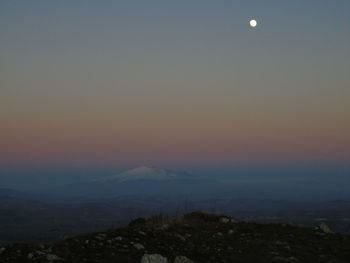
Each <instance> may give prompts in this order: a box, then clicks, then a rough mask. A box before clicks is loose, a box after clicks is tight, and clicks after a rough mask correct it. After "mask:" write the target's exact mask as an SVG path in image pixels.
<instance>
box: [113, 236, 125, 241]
mask: <svg viewBox="0 0 350 263" xmlns="http://www.w3.org/2000/svg"><path fill="white" fill-rule="evenodd" d="M115 240H118V241H122V240H123V238H122V237H121V236H119V237H116V238H115Z"/></svg>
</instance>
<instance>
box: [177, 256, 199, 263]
mask: <svg viewBox="0 0 350 263" xmlns="http://www.w3.org/2000/svg"><path fill="white" fill-rule="evenodd" d="M174 263H194V262H193V261H192V260H190V259H188V258H187V257H184V256H177V257H176V258H175V260H174Z"/></svg>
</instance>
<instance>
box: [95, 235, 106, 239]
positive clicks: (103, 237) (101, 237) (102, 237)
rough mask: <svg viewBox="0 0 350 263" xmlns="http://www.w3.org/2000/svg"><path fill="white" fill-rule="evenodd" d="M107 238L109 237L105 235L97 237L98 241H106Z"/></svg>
mask: <svg viewBox="0 0 350 263" xmlns="http://www.w3.org/2000/svg"><path fill="white" fill-rule="evenodd" d="M106 237H107V236H106V235H105V234H98V235H97V236H96V239H98V240H104V239H105V238H106Z"/></svg>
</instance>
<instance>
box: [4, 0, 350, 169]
mask: <svg viewBox="0 0 350 263" xmlns="http://www.w3.org/2000/svg"><path fill="white" fill-rule="evenodd" d="M349 13H350V1H348V0H333V1H329V0H327V1H326V0H310V1H305V0H293V1H292V0H289V1H280V0H275V1H270V0H264V1H261V0H257V1H247V0H244V1H243V0H242V1H228V0H225V1H224V0H222V1H205V0H200V1H199V0H198V1H191V0H176V1H165V0H162V1H160V0H158V1H153V0H151V1H130V0H129V1H87V0H86V1H85V0H84V1H82V0H81V1H67V0H62V1H17V0H11V1H1V2H0V167H26V166H29V167H36V166H38V167H43V166H45V167H63V166H110V165H113V166H118V165H119V166H134V165H135V166H137V165H145V164H146V165H157V166H165V167H166V166H169V165H172V166H177V165H178V166H181V165H182V166H183V165H197V166H198V165H199V166H200V165H208V164H210V165H227V164H233V163H248V164H255V163H285V162H287V163H288V162H303V163H313V162H342V163H344V162H345V163H349V162H350V16H349ZM251 18H255V19H256V20H257V21H258V27H257V28H255V29H253V28H250V27H249V20H250V19H251Z"/></svg>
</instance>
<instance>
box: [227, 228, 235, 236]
mask: <svg viewBox="0 0 350 263" xmlns="http://www.w3.org/2000/svg"><path fill="white" fill-rule="evenodd" d="M234 232H235V231H234V230H233V229H230V230H229V231H228V232H227V234H229V235H232V234H233V233H234Z"/></svg>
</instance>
